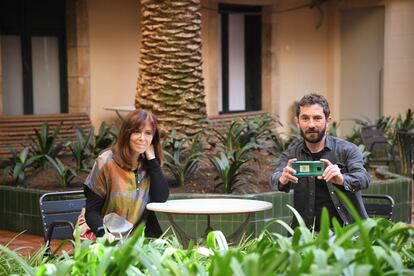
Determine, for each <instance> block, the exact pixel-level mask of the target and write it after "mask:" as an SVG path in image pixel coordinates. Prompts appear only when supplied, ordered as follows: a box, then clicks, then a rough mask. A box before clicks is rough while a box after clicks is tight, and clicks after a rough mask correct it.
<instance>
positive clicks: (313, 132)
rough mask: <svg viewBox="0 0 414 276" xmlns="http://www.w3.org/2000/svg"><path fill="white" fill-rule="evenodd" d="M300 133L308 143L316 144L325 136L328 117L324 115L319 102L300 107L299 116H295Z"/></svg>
mask: <svg viewBox="0 0 414 276" xmlns="http://www.w3.org/2000/svg"><path fill="white" fill-rule="evenodd" d="M295 120H296V125H297V126H298V127H299V129H300V134H301V135H302V137H303V139H305V141H306V142H308V143H314V144H317V143H319V142H320V141H322V139H323V138H324V137H325V134H326V129H327V127H328V126H329V118H328V119H327V118H326V117H325V114H324V113H323V108H322V106H320V105H319V104H313V105H306V106H302V107H300V114H299V118H295Z"/></svg>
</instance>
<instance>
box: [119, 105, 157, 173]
mask: <svg viewBox="0 0 414 276" xmlns="http://www.w3.org/2000/svg"><path fill="white" fill-rule="evenodd" d="M146 122H148V123H149V124H150V125H151V128H152V132H153V135H154V136H153V138H152V145H153V146H154V153H155V157H156V158H158V160H159V161H160V164H162V161H163V153H162V148H161V139H160V129H159V127H158V120H157V118H156V117H155V115H154V114H152V113H151V112H150V111H147V110H143V109H136V110H134V111H131V112H130V113H129V114H128V116H127V117H126V118H124V120H123V122H122V125H121V129H120V130H119V134H118V139H117V141H116V143H115V145H114V148H115V152H116V155H117V156H118V158H117V159H120V160H119V161H121V162H122V163H123V164H121V166H122V167H128V168H131V169H133V168H135V167H136V165H137V164H136V162H137V160H133V152H132V151H131V148H130V147H129V139H130V136H131V134H132V133H133V132H134V130H136V129H142V128H143V127H144V125H145V123H146Z"/></svg>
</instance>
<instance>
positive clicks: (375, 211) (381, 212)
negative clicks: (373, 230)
mask: <svg viewBox="0 0 414 276" xmlns="http://www.w3.org/2000/svg"><path fill="white" fill-rule="evenodd" d="M362 199H363V201H364V205H365V209H366V210H367V213H368V216H369V217H371V218H372V217H382V218H387V219H389V220H391V218H392V212H393V209H394V206H395V202H394V199H393V198H392V197H391V196H389V195H385V194H363V195H362Z"/></svg>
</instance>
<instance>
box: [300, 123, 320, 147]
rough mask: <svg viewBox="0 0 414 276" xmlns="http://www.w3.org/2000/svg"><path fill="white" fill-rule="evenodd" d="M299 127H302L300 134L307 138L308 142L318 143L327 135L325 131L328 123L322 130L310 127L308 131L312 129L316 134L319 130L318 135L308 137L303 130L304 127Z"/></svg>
mask: <svg viewBox="0 0 414 276" xmlns="http://www.w3.org/2000/svg"><path fill="white" fill-rule="evenodd" d="M299 129H300V135H301V136H302V137H303V139H305V141H306V142H309V143H312V144H317V143H319V142H320V141H322V139H323V137H324V136H325V133H326V125H325V127H324V128H323V129H322V130H321V131H317V130H316V129H308V130H307V131H308V132H309V131H312V132H313V133H312V134H315V133H316V132H317V133H318V134H317V135H316V137H315V138H309V137H307V136H306V135H305V133H304V132H303V130H302V128H299ZM307 134H308V135H309V133H307Z"/></svg>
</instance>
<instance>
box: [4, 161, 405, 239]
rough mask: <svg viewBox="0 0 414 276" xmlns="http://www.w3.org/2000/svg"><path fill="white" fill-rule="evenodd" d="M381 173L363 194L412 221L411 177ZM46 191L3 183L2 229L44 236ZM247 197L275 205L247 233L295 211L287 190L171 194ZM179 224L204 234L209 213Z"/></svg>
mask: <svg viewBox="0 0 414 276" xmlns="http://www.w3.org/2000/svg"><path fill="white" fill-rule="evenodd" d="M379 172H380V173H381V174H383V175H385V176H388V177H390V178H389V179H386V180H376V181H373V182H372V183H371V186H370V188H369V189H368V190H366V191H364V193H370V194H388V195H390V196H391V197H393V198H394V200H395V202H396V204H395V207H394V213H393V218H392V219H393V221H403V222H407V223H410V222H411V206H412V202H411V194H412V187H411V185H412V179H411V178H407V177H403V176H400V175H397V174H393V173H390V172H388V171H386V170H384V169H381V168H380V169H379ZM45 192H46V191H44V190H35V189H25V188H18V187H10V186H1V185H0V217H1V219H0V229H3V230H9V231H14V232H21V231H26V233H31V234H37V235H43V230H42V226H41V222H40V221H41V220H40V214H39V203H38V202H39V197H40V196H41V195H42V194H43V193H45ZM203 197H204V198H208V197H226V198H247V199H256V200H265V201H268V202H271V203H272V204H273V208H272V209H270V210H267V211H263V212H258V213H256V214H254V215H253V216H252V219H251V221H250V222H249V224H248V226H247V231H248V233H251V234H253V235H254V236H257V235H258V234H259V233H260V232H261V231H262V229H263V227H264V226H265V225H266V224H267V223H269V222H271V221H274V220H275V219H281V220H283V221H285V222H290V220H291V216H292V213H291V211H290V210H289V209H288V208H287V207H286V204H289V205H293V204H292V201H293V194H292V193H284V192H278V191H275V192H269V193H260V194H247V195H226V194H171V196H170V199H184V198H203ZM158 219H159V221H160V223H161V227H162V228H163V230H166V229H167V228H168V227H169V226H170V224H169V222H168V219H167V217H166V216H165V215H161V214H158ZM175 220H176V222H177V223H179V224H180V226H182V228H183V229H185V231H187V233H189V234H190V235H192V236H197V237H199V236H202V234H203V233H204V230H205V227H206V224H207V221H206V216H201V215H198V216H190V215H181V216H179V215H177V216H175ZM244 220H245V215H217V216H212V217H211V225H212V226H213V228H214V229H221V230H222V231H223V232H224V233H225V234H230V233H232V232H233V231H234V230H235V229H236V228H237V227H238V226H239V225H240V224H241V223H242V222H243V221H244ZM268 229H269V230H270V231H272V232H278V233H285V231H284V230H283V229H282V227H281V226H280V225H279V224H275V223H273V224H271V225H269V227H268Z"/></svg>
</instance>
